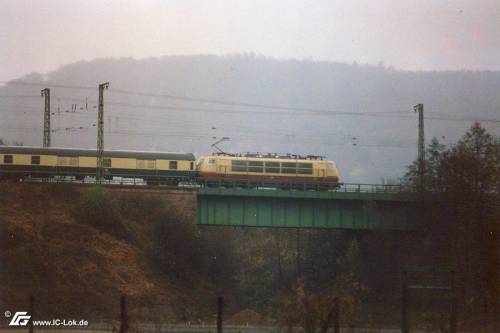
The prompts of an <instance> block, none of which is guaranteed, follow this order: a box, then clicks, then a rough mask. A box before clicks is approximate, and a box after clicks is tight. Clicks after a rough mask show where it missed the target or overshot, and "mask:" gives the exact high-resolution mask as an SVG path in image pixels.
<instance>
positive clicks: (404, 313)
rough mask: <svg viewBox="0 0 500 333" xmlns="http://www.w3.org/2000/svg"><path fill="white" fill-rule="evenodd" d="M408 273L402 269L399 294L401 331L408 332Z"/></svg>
mask: <svg viewBox="0 0 500 333" xmlns="http://www.w3.org/2000/svg"><path fill="white" fill-rule="evenodd" d="M407 279H408V273H407V272H406V271H403V284H402V290H401V292H402V295H401V333H408V286H407V283H408V282H407Z"/></svg>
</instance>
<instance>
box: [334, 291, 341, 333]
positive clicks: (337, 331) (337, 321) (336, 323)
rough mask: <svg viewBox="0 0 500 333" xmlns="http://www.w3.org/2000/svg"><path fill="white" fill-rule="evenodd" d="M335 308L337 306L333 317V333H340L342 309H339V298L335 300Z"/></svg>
mask: <svg viewBox="0 0 500 333" xmlns="http://www.w3.org/2000/svg"><path fill="white" fill-rule="evenodd" d="M333 302H334V306H335V313H334V316H333V332H334V333H340V317H339V314H340V308H339V298H338V297H335V299H334V300H333Z"/></svg>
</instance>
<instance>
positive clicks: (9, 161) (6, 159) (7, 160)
mask: <svg viewBox="0 0 500 333" xmlns="http://www.w3.org/2000/svg"><path fill="white" fill-rule="evenodd" d="M12 161H13V158H12V155H3V162H4V163H5V164H12Z"/></svg>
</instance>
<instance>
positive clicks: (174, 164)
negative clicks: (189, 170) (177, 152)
mask: <svg viewBox="0 0 500 333" xmlns="http://www.w3.org/2000/svg"><path fill="white" fill-rule="evenodd" d="M168 168H169V169H170V170H177V161H170V162H168Z"/></svg>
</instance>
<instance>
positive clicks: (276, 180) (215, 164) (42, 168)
mask: <svg viewBox="0 0 500 333" xmlns="http://www.w3.org/2000/svg"><path fill="white" fill-rule="evenodd" d="M96 156H97V151H96V150H90V149H68V148H39V147H38V148H37V147H14V146H0V179H13V180H20V179H33V178H35V179H37V178H42V179H48V178H49V179H50V178H52V179H54V178H58V177H59V178H60V177H71V178H72V179H75V180H77V181H78V180H79V181H83V180H85V179H87V178H92V177H95V175H96V166H97V157H96ZM103 165H104V178H105V179H106V180H108V181H111V180H113V179H116V178H122V179H142V180H144V181H145V182H146V183H147V184H149V185H179V184H186V183H192V184H205V185H207V186H210V185H214V184H217V185H224V184H229V183H230V184H232V185H237V186H243V187H245V186H246V187H254V186H267V187H278V188H281V187H286V188H297V189H307V188H309V187H311V188H315V189H328V188H335V187H336V186H338V185H339V173H338V170H337V167H336V165H335V163H334V162H332V161H328V160H326V159H325V158H324V157H322V156H314V155H307V156H300V155H292V154H259V153H247V154H227V153H217V154H214V155H210V156H202V157H200V158H199V159H198V160H197V161H196V158H195V156H194V154H192V153H167V152H142V151H120V150H110V151H104V158H103Z"/></svg>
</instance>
